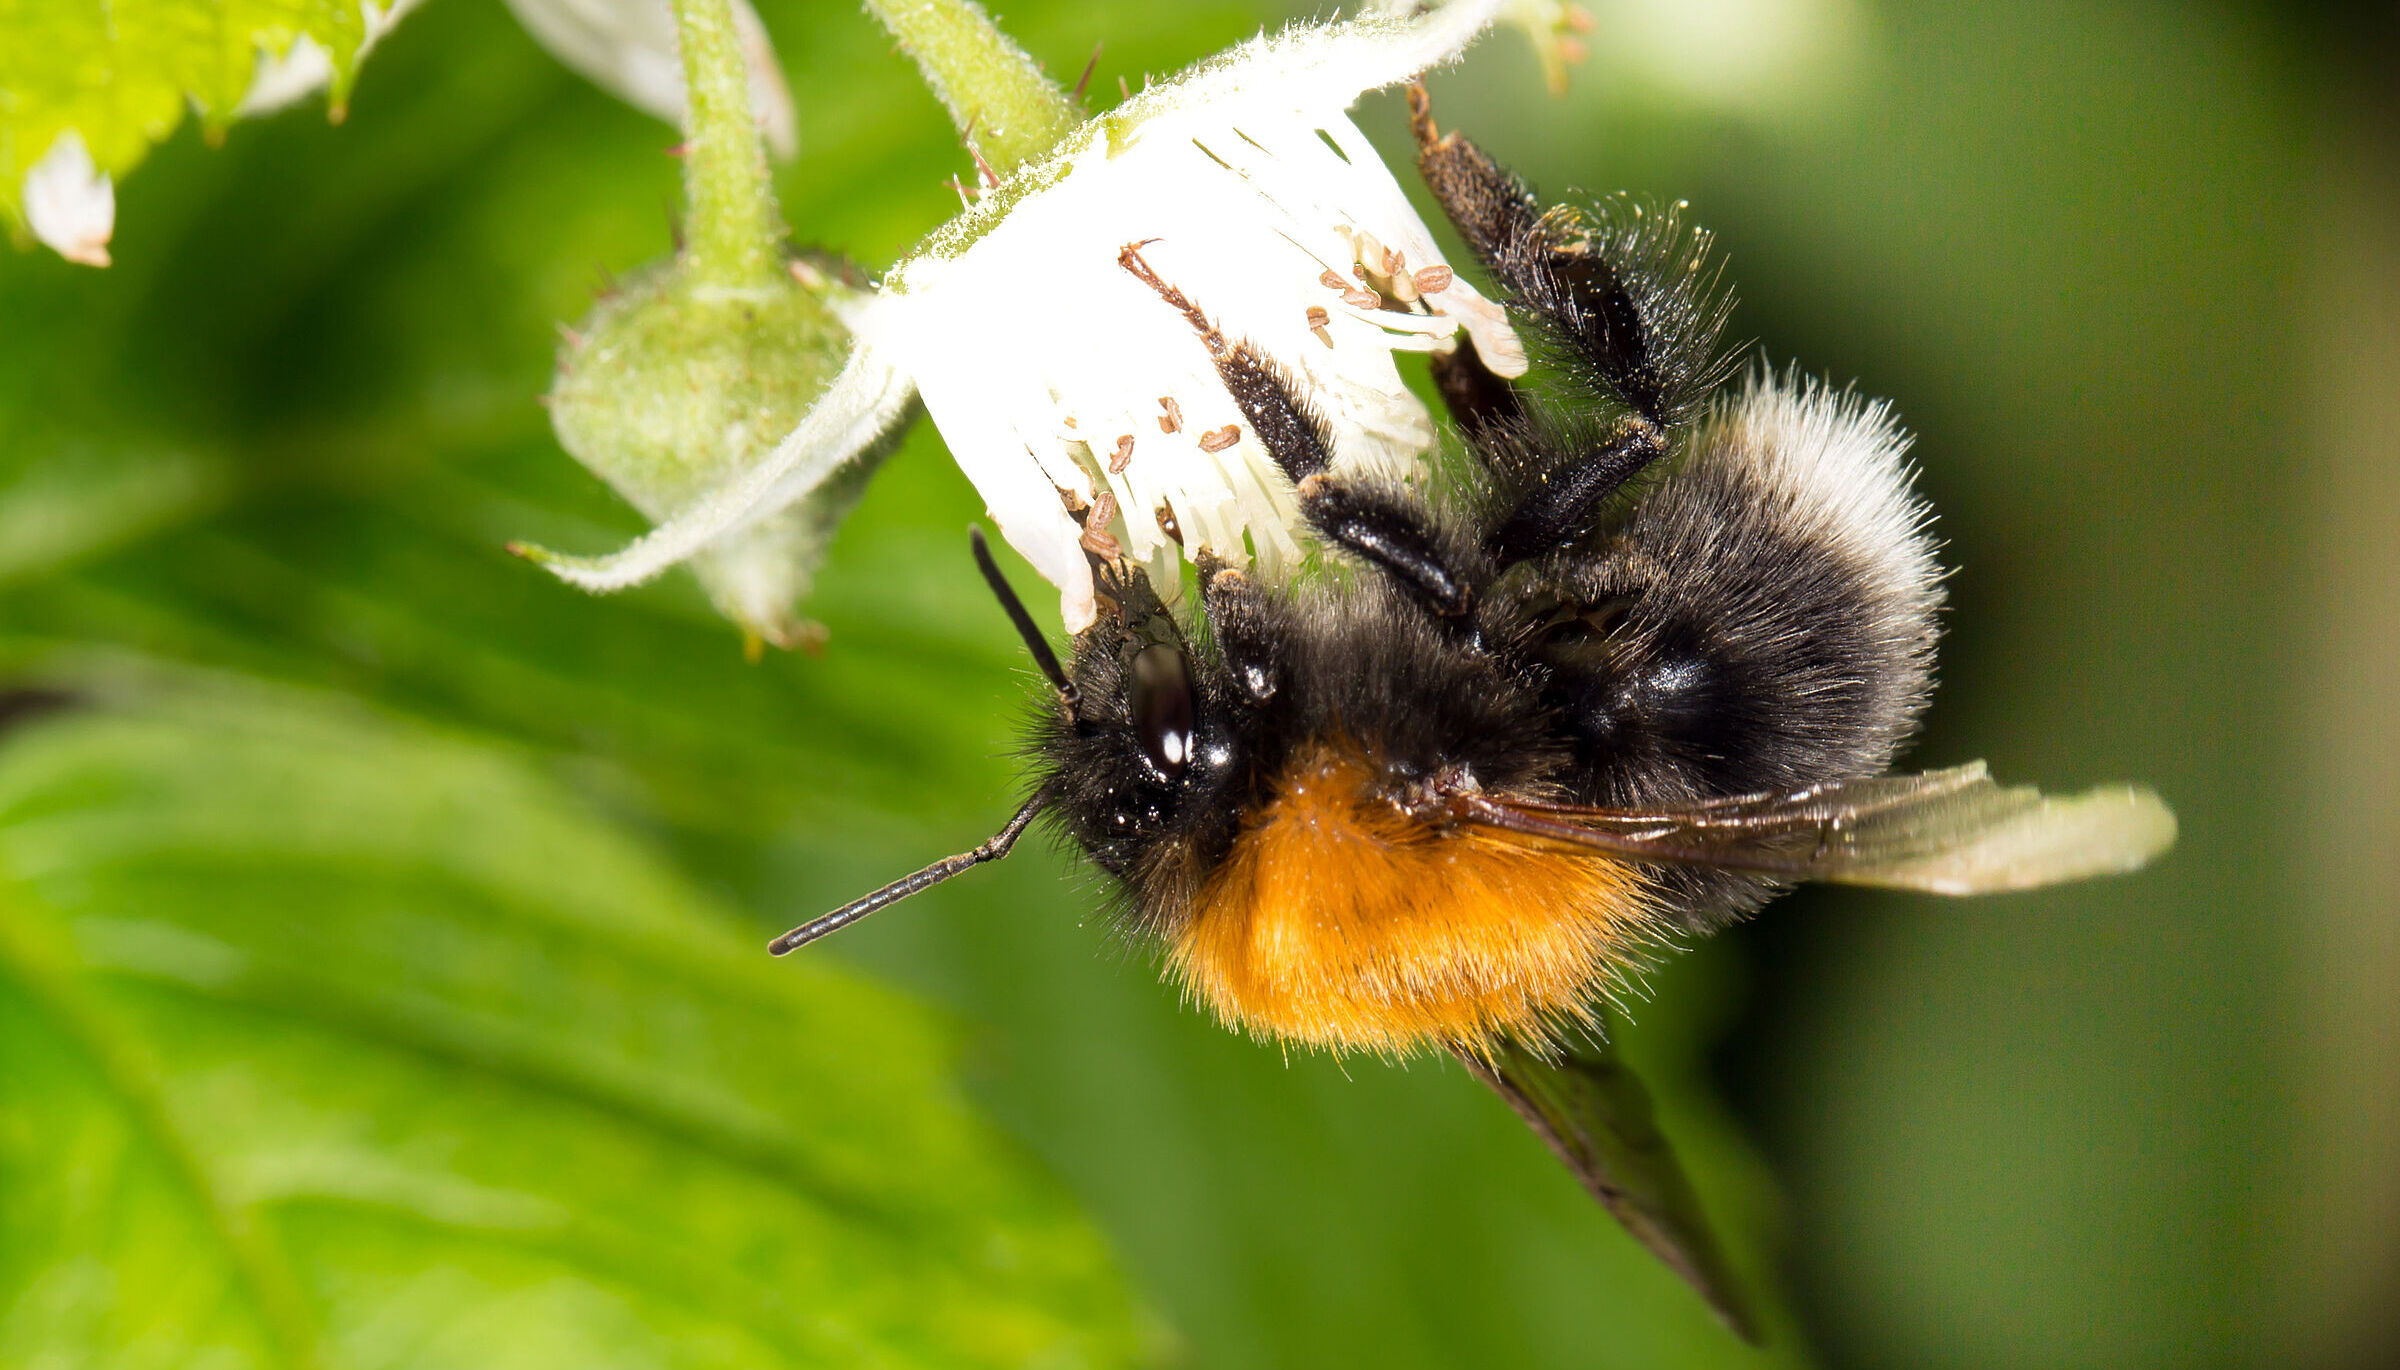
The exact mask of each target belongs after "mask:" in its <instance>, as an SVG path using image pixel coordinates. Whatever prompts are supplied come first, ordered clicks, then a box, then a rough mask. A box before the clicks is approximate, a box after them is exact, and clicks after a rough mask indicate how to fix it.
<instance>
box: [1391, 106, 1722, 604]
mask: <svg viewBox="0 0 2400 1370" xmlns="http://www.w3.org/2000/svg"><path fill="white" fill-rule="evenodd" d="M1409 109H1410V115H1411V118H1410V128H1411V130H1412V132H1413V133H1414V134H1415V136H1416V140H1417V165H1418V168H1419V170H1420V171H1421V172H1422V173H1423V175H1424V177H1425V183H1426V185H1427V186H1428V187H1429V188H1430V189H1431V190H1432V191H1433V194H1434V197H1435V198H1436V199H1437V200H1439V201H1440V202H1441V205H1442V209H1443V211H1444V212H1445V213H1446V214H1448V215H1449V217H1450V221H1451V223H1452V224H1454V225H1456V226H1457V228H1458V231H1459V234H1460V236H1462V237H1464V238H1465V239H1466V241H1467V245H1468V247H1469V248H1471V249H1472V250H1473V251H1474V253H1475V255H1476V257H1477V258H1478V259H1480V260H1481V261H1482V262H1483V264H1484V267H1485V269H1487V270H1488V271H1490V272H1491V274H1492V276H1493V278H1494V280H1495V281H1496V283H1497V284H1498V285H1499V286H1500V287H1501V289H1502V291H1503V293H1504V294H1505V295H1506V296H1507V298H1508V300H1509V302H1510V304H1511V305H1512V306H1513V311H1512V312H1513V314H1514V315H1515V317H1516V320H1517V322H1518V323H1519V324H1520V325H1521V326H1523V327H1525V328H1527V329H1529V330H1530V331H1532V332H1534V333H1535V334H1537V335H1542V336H1547V337H1548V338H1549V339H1550V340H1551V341H1552V342H1553V343H1554V344H1556V346H1555V347H1554V348H1553V350H1554V351H1556V352H1558V353H1559V354H1560V356H1561V358H1562V360H1563V362H1564V364H1565V366H1566V368H1567V370H1568V372H1569V373H1570V375H1571V376H1572V377H1573V378H1574V379H1576V380H1579V381H1580V382H1581V383H1582V385H1583V387H1584V388H1586V389H1588V390H1590V391H1593V392H1594V393H1595V394H1596V395H1598V396H1600V397H1602V398H1604V399H1607V400H1611V401H1614V402H1615V403H1616V404H1617V405H1619V406H1621V407H1622V409H1623V411H1624V413H1623V416H1622V417H1621V418H1619V419H1618V420H1617V421H1616V422H1614V423H1613V424H1607V425H1593V424H1589V423H1580V424H1578V423H1568V422H1564V421H1562V420H1560V419H1558V418H1557V417H1555V416H1553V415H1549V414H1546V413H1544V412H1542V411H1540V410H1538V409H1532V408H1529V407H1528V406H1526V405H1525V404H1524V402H1523V399H1522V397H1521V396H1520V395H1518V394H1517V393H1516V391H1515V390H1514V388H1513V387H1511V386H1509V385H1508V383H1507V382H1506V381H1503V380H1501V379H1500V378H1498V377H1497V376H1494V375H1492V374H1491V373H1490V371H1489V370H1488V369H1487V368H1485V367H1483V365H1482V363H1481V361H1480V360H1479V359H1477V358H1475V357H1474V355H1473V354H1472V352H1471V351H1470V350H1468V349H1461V351H1460V352H1459V353H1458V354H1456V355H1454V356H1452V357H1449V358H1445V359H1443V360H1442V361H1441V362H1439V363H1438V364H1437V368H1436V372H1435V375H1436V379H1437V381H1438V382H1439V384H1440V386H1441V389H1442V394H1443V397H1444V399H1445V400H1447V401H1448V402H1449V403H1450V405H1451V412H1452V416H1453V418H1454V419H1456V420H1457V422H1458V424H1459V427H1460V430H1461V431H1462V432H1463V433H1464V434H1465V435H1466V437H1467V438H1468V440H1469V441H1470V442H1472V443H1474V444H1475V445H1476V447H1477V448H1478V450H1479V452H1480V453H1481V454H1482V455H1483V457H1484V460H1485V462H1486V464H1487V465H1488V466H1489V467H1490V468H1491V470H1492V474H1493V477H1494V480H1495V483H1496V485H1497V486H1498V487H1499V489H1498V490H1497V492H1496V493H1497V495H1498V499H1497V500H1496V501H1495V504H1496V507H1497V510H1498V512H1497V513H1496V514H1495V516H1494V517H1493V518H1492V520H1491V529H1490V531H1489V533H1488V534H1487V536H1486V543H1487V545H1488V547H1489V548H1490V550H1491V552H1492V554H1493V555H1494V557H1495V558H1496V559H1498V560H1499V561H1500V562H1501V563H1503V564H1506V563H1509V562H1513V561H1519V560H1523V559H1525V558H1527V557H1532V556H1536V555H1539V554H1540V553H1542V552H1544V551H1547V550H1549V549H1551V548H1553V547H1558V546H1562V545H1565V544H1568V543H1572V542H1575V541H1577V540H1579V539H1581V538H1582V537H1583V536H1584V535H1585V534H1586V533H1588V532H1589V531H1590V530H1591V527H1592V525H1593V523H1594V522H1595V520H1596V517H1597V515H1598V514H1599V512H1600V510H1601V508H1602V507H1603V506H1604V505H1605V504H1606V502H1607V501H1608V499H1609V497H1610V496H1612V495H1614V494H1615V493H1616V492H1617V491H1618V490H1620V489H1622V488H1623V487H1624V485H1625V483H1626V482H1627V481H1629V480H1631V479H1633V478H1634V477H1635V476H1637V475H1639V474H1641V472H1642V471H1643V470H1645V469H1646V468H1648V467H1649V466H1650V465H1651V464H1652V463H1654V462H1656V461H1658V460H1659V459H1660V458H1662V457H1664V456H1665V455H1666V454H1667V452H1668V450H1669V448H1670V446H1671V445H1672V442H1673V436H1674V433H1675V431H1676V430H1677V429H1678V428H1680V427H1681V426H1682V425H1683V424H1684V423H1685V422H1686V421H1687V420H1688V419H1689V418H1690V416H1691V415H1692V414H1693V413H1694V412H1695V411H1696V410H1697V409H1698V407H1699V406H1700V405H1701V404H1702V403H1703V402H1704V401H1705V400H1706V399H1707V397H1708V394H1709V392H1710V391H1712V390H1713V389H1714V388H1715V387H1716V386H1717V384H1718V383H1719V382H1720V381H1722V380H1723V379H1724V377H1725V375H1726V372H1727V369H1728V360H1727V359H1725V358H1723V357H1721V356H1720V355H1719V353H1718V349H1717V341H1718V337H1719V335H1720V334H1721V333H1722V332H1723V330H1724V325H1725V321H1726V318H1727V316H1728V314H1729V313H1730V311H1731V309H1732V302H1731V299H1730V298H1729V297H1728V296H1726V295H1725V294H1724V293H1723V292H1721V291H1719V290H1717V289H1716V277H1715V274H1714V273H1713V272H1712V271H1710V270H1709V269H1708V260H1707V258H1708V244H1709V240H1708V235H1707V234H1706V233H1705V232H1702V231H1700V230H1698V229H1690V230H1687V229H1686V228H1685V227H1684V225H1683V223H1682V219H1681V214H1680V206H1678V207H1675V208H1670V209H1667V210H1663V211H1661V210H1657V209H1653V208H1649V207H1646V206H1643V205H1641V204H1638V203H1635V202H1633V201H1631V200H1628V199H1625V198H1622V197H1611V198H1609V199H1606V200H1603V201H1600V202H1598V203H1596V204H1593V205H1590V206H1586V207H1568V206H1562V207H1559V208H1556V209H1551V210H1544V209H1542V207H1541V204H1540V201H1539V200H1537V199H1536V198H1535V196H1534V194H1533V192H1532V191H1531V190H1530V189H1528V188H1527V187H1526V186H1525V184H1524V183H1523V182H1521V181H1519V180H1517V179H1516V178H1515V177H1514V176H1512V175H1510V174H1509V173H1508V172H1507V171H1506V170H1505V169H1504V168H1502V167H1501V166H1500V165H1499V164H1498V163H1495V162H1494V161H1492V159H1491V158H1489V157H1487V156H1485V155H1484V153H1483V150H1482V149H1481V148H1478V147H1477V146H1475V144H1474V143H1473V142H1471V141H1469V140H1468V139H1466V138H1464V137H1462V136H1461V135H1459V134H1458V133H1456V132H1451V133H1447V134H1443V133H1439V132H1437V131H1436V129H1435V128H1434V124H1433V118H1432V113H1431V105H1430V103H1429V102H1428V100H1427V97H1426V95H1425V91H1424V88H1423V87H1422V86H1417V87H1412V88H1411V89H1410V91H1409Z"/></svg>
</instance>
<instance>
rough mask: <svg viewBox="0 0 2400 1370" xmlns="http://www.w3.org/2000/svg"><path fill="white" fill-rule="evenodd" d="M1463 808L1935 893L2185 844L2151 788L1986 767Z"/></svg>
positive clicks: (1625, 851) (1468, 798)
mask: <svg viewBox="0 0 2400 1370" xmlns="http://www.w3.org/2000/svg"><path fill="white" fill-rule="evenodd" d="M1451 803H1452V811H1453V812H1454V813H1455V814H1457V816H1458V817H1459V818H1460V819H1462V820H1463V821H1466V822H1470V823H1478V824H1482V825H1485V826H1488V827H1494V828H1501V829H1505V830H1507V831H1510V832H1516V833H1522V834H1525V835H1527V836H1532V837H1539V838H1546V839H1549V840H1551V841H1556V842H1560V843H1563V844H1566V845H1568V846H1576V847H1583V848H1587V849H1590V850H1595V851H1604V852H1608V853H1610V854H1612V855H1616V856H1621V857H1624V858H1626V859H1628V860H1633V861H1664V862H1673V863H1676V864H1681V865H1695V866H1718V867H1723V868H1726V869H1730V870H1746V871H1756V872H1759V873H1760V874H1764V875H1773V876H1781V877H1783V878H1785V879H1790V880H1831V881H1837V882H1840V883H1842V884H1850V885H1880V886H1883V887H1885V888H1889V889H1907V890H1924V891H1928V892H1930V893H1934V894H1986V893H1991V892H1994V891H1999V890H2022V889H2032V888H2034V887H2035V886H2039V885H2051V884H2057V883H2059V882H2061V881H2067V880H2081V879H2084V878H2086V877H2088V876H2094V875H2109V874H2116V873H2119V872H2123V871H2130V870H2136V869H2139V868H2140V867H2142V866H2144V865H2146V864H2148V863H2149V862H2150V860H2151V859H2152V858H2154V857H2156V856H2157V855H2159V853H2161V852H2163V851H2165V850H2166V849H2167V848H2168V847H2170V846H2172V845H2174V842H2175V815H2174V814H2173V813H2172V812H2170V811H2169V810H2168V808H2167V806H2166V805H2165V804H2164V803H2163V802H2161V801H2160V799H2159V797H2158V796H2157V795H2156V794H2153V793H2152V792H2150V791H2149V790H2147V789H2143V788H2141V787H2139V786H2113V787H2107V788H2102V789H2096V790H2091V791H2087V792H2086V793H2083V794H2079V795H2072V796H2068V797H2063V798H2050V797H2048V796H2045V795H2043V794H2042V793H2041V792H2040V791H2039V790H2036V789H2034V788H2033V787H2032V786H2029V785H2024V786H2003V785H2001V784H1999V783H1998V782H1997V781H1994V780H1993V779H1992V778H1991V775H1990V774H1989V773H1988V772H1987V771H1986V770H1985V769H1984V765H1983V763H1982V762H1980V761H1977V762H1973V763H1970V764H1968V765H1965V766H1957V767H1953V768H1951V769H1949V770H1943V771H1928V772H1925V773H1923V774H1920V775H1886V776H1875V777H1872V778H1870V779H1865V780H1847V781H1840V782H1836V783H1833V784H1827V785H1816V786H1811V787H1810V788H1808V789H1805V790H1795V791H1788V792H1781V793H1773V794H1757V795H1742V796H1738V797H1735V798H1730V799H1715V800H1705V801H1700V802H1697V803H1692V804H1686V805H1676V806H1665V807H1661V808H1657V809H1648V810H1633V809H1600V808H1585V807H1580V806H1576V805H1568V804H1550V803H1544V802H1542V801H1539V800H1530V799H1519V798H1512V797H1507V796H1500V795H1483V794H1467V795H1460V796H1457V797H1456V798H1454V799H1453V800H1452V801H1451Z"/></svg>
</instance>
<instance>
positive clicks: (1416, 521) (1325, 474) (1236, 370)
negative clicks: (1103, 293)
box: [1117, 243, 1474, 617]
mask: <svg viewBox="0 0 2400 1370" xmlns="http://www.w3.org/2000/svg"><path fill="white" fill-rule="evenodd" d="M1117 264H1118V265H1120V266H1122V267H1124V268H1125V269H1126V270H1127V271H1129V272H1131V273H1133V275H1134V276H1135V277H1136V278H1138V279H1139V280H1141V281H1142V282H1143V283H1144V284H1146V285H1148V286H1149V287H1150V288H1151V289H1153V290H1156V291H1157V292H1158V294H1159V298H1161V299H1163V300H1164V301H1166V303H1167V304H1168V305H1170V306H1172V307H1173V308H1175V309H1176V310H1178V311H1180V312H1181V313H1182V314H1183V316H1184V317H1185V318H1187V319H1189V320H1190V321H1191V323H1192V327H1193V328H1195V329H1197V330H1198V331H1199V333H1200V341H1201V343H1202V345H1203V346H1205V347H1207V348H1208V353H1209V356H1210V358H1211V359H1212V360H1213V361H1214V362H1215V363H1216V367H1217V375H1218V377H1219V378H1220V379H1222V380H1223V381H1224V382H1225V389H1226V390H1227V392H1229V393H1230V394H1231V395H1232V396H1233V402H1234V403H1235V404H1236V405H1238V406H1239V407H1240V408H1241V411H1242V417H1243V418H1246V419H1248V420H1249V421H1250V429H1251V431H1252V432H1254V433H1256V434H1258V440H1259V442H1260V444H1261V445H1263V446H1264V447H1265V448H1266V449H1267V453H1268V455H1270V456H1272V457H1273V458H1274V459H1275V464H1276V466H1278V467H1280V468H1281V469H1282V471H1283V474H1284V475H1285V477H1286V478H1288V479H1289V480H1290V481H1291V482H1292V484H1293V485H1294V486H1296V487H1298V490H1299V495H1300V512H1301V514H1302V516H1303V517H1305V518H1307V520H1308V522H1309V526H1310V527H1311V528H1313V529H1314V530H1315V531H1316V532H1317V533H1318V535H1319V536H1321V537H1323V538H1325V540H1326V541H1328V542H1332V543H1334V544H1336V545H1338V546H1341V547H1345V548H1348V549H1349V550H1350V551H1352V552H1354V553H1356V554H1357V555H1358V556H1360V557H1361V558H1363V559H1365V560H1366V561H1367V562H1368V563H1369V564H1371V565H1373V566H1376V567H1377V568H1379V569H1381V570H1382V571H1383V572H1384V573H1385V574H1386V575H1389V576H1390V577H1392V579H1394V580H1396V581H1398V582H1399V583H1400V585H1401V586H1402V587H1404V588H1406V589H1407V590H1409V591H1410V592H1411V593H1413V594H1415V595H1416V596H1417V597H1418V598H1419V599H1421V600H1423V601H1424V602H1425V603H1426V604H1427V605H1428V606H1430V607H1431V608H1432V609H1433V610H1434V612H1436V613H1438V614H1441V615H1443V616H1445V617H1455V616H1458V615H1462V614H1464V613H1466V612H1467V610H1468V609H1469V608H1470V607H1472V605H1473V602H1474V600H1473V594H1472V592H1471V591H1470V589H1469V587H1468V581H1467V578H1466V577H1465V576H1463V575H1461V574H1459V573H1458V572H1457V571H1455V570H1453V569H1452V567H1451V565H1450V563H1449V560H1448V558H1447V557H1446V556H1445V555H1444V552H1443V550H1442V547H1441V544H1440V542H1439V541H1438V540H1437V539H1436V538H1435V536H1434V532H1433V511H1432V510H1430V509H1428V508H1427V507H1426V506H1425V501H1424V500H1423V499H1422V498H1421V497H1420V496H1418V495H1417V494H1416V493H1415V492H1413V491H1410V490H1407V489H1405V488H1403V487H1398V486H1387V485H1383V484H1381V483H1374V482H1368V481H1361V480H1355V479H1351V478H1348V477H1343V476H1337V475H1335V474H1333V471H1332V466H1333V447H1332V442H1331V439H1330V436H1329V435H1328V433H1327V431H1326V428H1325V424H1324V421H1323V420H1321V419H1320V418H1318V417H1317V415H1316V414H1314V413H1313V412H1311V411H1310V410H1309V408H1308V405H1307V403H1306V402H1305V401H1303V400H1302V399H1301V398H1300V397H1299V395H1298V394H1297V393H1296V392H1295V391H1294V389H1293V387H1292V384H1291V382H1290V380H1289V379H1287V378H1286V377H1285V376H1284V374H1283V372H1282V370H1281V368H1279V367H1277V366H1276V365H1275V363H1274V362H1272V361H1270V360H1268V359H1267V358H1266V357H1265V356H1264V355H1262V354H1261V353H1260V352H1259V351H1258V350H1257V349H1256V348H1253V347H1252V346H1250V344H1249V343H1247V342H1243V343H1238V344H1236V343H1230V342H1228V341H1227V339H1226V337H1225V335H1224V334H1223V333H1221V332H1219V331H1218V330H1217V328H1216V326H1215V325H1214V324H1212V323H1211V322H1209V319H1208V316H1207V314H1206V313H1204V312H1202V311H1201V309H1200V308H1199V306H1197V305H1195V304H1194V303H1192V301H1191V299H1190V297H1188V296H1186V295H1185V294H1184V293H1183V292H1182V291H1180V290H1178V289H1176V288H1175V287H1174V286H1171V285H1169V284H1167V282H1166V281H1165V280H1163V279H1161V278H1160V277H1159V275H1158V273H1157V272H1155V271H1153V270H1152V269H1151V268H1150V264H1149V263H1148V262H1146V261H1144V260H1142V254H1141V244H1139V243H1136V244H1132V245H1130V246H1128V247H1126V248H1125V250H1124V251H1122V252H1120V253H1118V254H1117Z"/></svg>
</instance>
